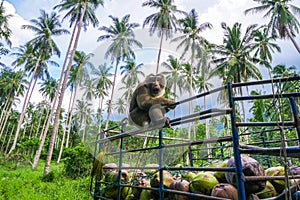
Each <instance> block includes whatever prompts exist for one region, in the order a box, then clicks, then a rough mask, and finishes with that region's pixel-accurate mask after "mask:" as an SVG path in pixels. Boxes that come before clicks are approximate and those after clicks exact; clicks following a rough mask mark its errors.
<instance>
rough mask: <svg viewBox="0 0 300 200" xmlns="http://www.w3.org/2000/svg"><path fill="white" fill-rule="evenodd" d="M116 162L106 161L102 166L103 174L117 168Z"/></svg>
mask: <svg viewBox="0 0 300 200" xmlns="http://www.w3.org/2000/svg"><path fill="white" fill-rule="evenodd" d="M117 167H118V166H117V164H116V163H107V164H105V165H104V166H103V172H104V174H107V173H110V172H113V171H116V168H117Z"/></svg>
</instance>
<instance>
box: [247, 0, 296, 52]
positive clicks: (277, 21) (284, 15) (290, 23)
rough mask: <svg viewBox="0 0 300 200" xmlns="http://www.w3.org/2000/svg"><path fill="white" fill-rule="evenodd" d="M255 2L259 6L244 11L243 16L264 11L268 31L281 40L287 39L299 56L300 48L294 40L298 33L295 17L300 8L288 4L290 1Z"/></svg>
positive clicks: (260, 0)
mask: <svg viewBox="0 0 300 200" xmlns="http://www.w3.org/2000/svg"><path fill="white" fill-rule="evenodd" d="M255 1H256V2H257V3H259V4H261V5H260V6H257V7H253V8H249V9H247V10H245V14H248V13H249V12H252V13H258V12H263V11H266V13H265V14H264V17H270V21H269V23H268V29H269V30H270V31H271V34H272V35H279V37H280V38H283V39H285V38H287V37H289V38H290V40H291V41H292V42H293V44H294V46H295V48H296V49H297V51H298V53H299V54H300V47H299V46H298V44H297V42H296V41H295V39H294V37H296V34H298V33H299V27H300V23H299V21H298V20H297V18H296V16H295V15H300V8H299V7H297V6H294V5H292V4H290V2H292V0H268V1H266V0H255Z"/></svg>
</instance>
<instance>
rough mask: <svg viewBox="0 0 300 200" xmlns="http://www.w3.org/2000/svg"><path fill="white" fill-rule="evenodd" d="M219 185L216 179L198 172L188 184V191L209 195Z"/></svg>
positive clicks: (209, 174)
mask: <svg viewBox="0 0 300 200" xmlns="http://www.w3.org/2000/svg"><path fill="white" fill-rule="evenodd" d="M218 183H219V181H218V179H217V178H216V177H215V176H214V175H212V174H211V173H208V172H200V173H198V174H197V176H195V177H194V178H193V180H192V181H191V183H190V190H191V191H192V192H194V193H200V194H205V195H210V194H211V191H212V190H213V188H214V187H215V185H217V184H218Z"/></svg>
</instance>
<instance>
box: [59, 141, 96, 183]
mask: <svg viewBox="0 0 300 200" xmlns="http://www.w3.org/2000/svg"><path fill="white" fill-rule="evenodd" d="M64 157H65V161H64V173H65V175H66V176H68V177H70V178H73V179H75V178H78V177H87V176H89V174H90V171H91V167H92V163H93V156H92V155H91V154H90V153H89V152H88V151H87V149H86V148H85V147H84V145H83V144H82V143H81V144H79V145H78V146H76V147H72V148H68V149H66V150H65V152H64Z"/></svg>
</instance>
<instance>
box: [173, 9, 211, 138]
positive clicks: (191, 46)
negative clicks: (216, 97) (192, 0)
mask: <svg viewBox="0 0 300 200" xmlns="http://www.w3.org/2000/svg"><path fill="white" fill-rule="evenodd" d="M179 24H180V25H181V27H182V28H181V29H180V31H181V32H182V34H183V35H182V36H179V37H177V38H174V39H173V40H172V42H178V41H180V43H179V44H178V47H177V49H179V48H182V47H183V48H184V50H183V53H182V57H184V56H185V55H186V53H187V52H189V53H190V57H189V58H188V61H189V62H190V67H191V69H190V75H189V76H190V79H189V81H190V83H189V86H190V87H189V95H190V97H192V95H193V83H192V81H193V78H192V77H193V73H194V60H195V56H200V55H201V54H202V51H204V50H203V49H204V48H205V46H207V45H208V41H207V40H206V39H205V38H204V37H202V36H201V35H200V33H201V32H203V31H204V30H206V29H208V28H209V29H210V28H212V24H211V23H209V22H205V23H202V24H200V25H199V17H198V13H197V12H196V11H195V9H192V10H191V11H190V12H189V13H188V14H187V15H186V17H185V18H183V19H180V20H179ZM189 112H190V114H191V113H192V112H193V104H192V101H190V102H189ZM189 132H190V131H189Z"/></svg>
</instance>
